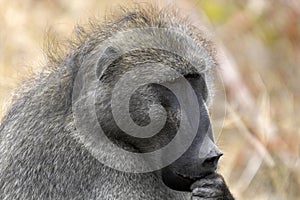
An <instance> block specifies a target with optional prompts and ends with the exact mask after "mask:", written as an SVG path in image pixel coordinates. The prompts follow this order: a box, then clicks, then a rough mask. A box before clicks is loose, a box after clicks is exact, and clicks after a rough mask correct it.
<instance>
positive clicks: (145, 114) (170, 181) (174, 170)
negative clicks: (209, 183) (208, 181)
mask: <svg viewBox="0 0 300 200" xmlns="http://www.w3.org/2000/svg"><path fill="white" fill-rule="evenodd" d="M137 54H138V53H136V54H131V55H127V57H126V56H125V57H122V58H119V59H118V60H116V61H115V62H114V63H113V64H112V65H111V66H110V67H109V68H107V70H106V72H105V73H103V74H102V75H101V77H99V81H100V83H101V85H102V86H105V87H100V88H101V91H100V90H99V95H98V99H97V102H99V104H98V109H99V110H98V111H99V114H98V118H99V121H100V123H101V127H102V128H103V130H104V132H105V134H106V135H107V137H108V138H109V139H110V140H111V141H114V143H115V144H117V145H119V146H120V147H121V148H124V147H125V148H126V150H127V151H131V152H136V153H151V152H154V151H156V150H157V149H161V148H163V147H164V146H166V145H168V144H169V143H170V142H171V141H172V140H173V139H174V138H175V136H176V134H177V132H178V129H179V127H180V126H181V121H182V118H181V116H182V114H183V113H185V114H186V115H190V114H189V112H190V111H186V110H183V109H182V107H181V105H180V102H179V100H178V98H177V97H176V95H175V94H174V93H173V91H171V90H170V89H169V88H168V87H166V86H165V84H169V85H170V84H171V85H173V86H174V87H177V88H178V91H180V94H181V95H183V96H185V98H186V99H189V98H190V97H189V93H188V92H186V91H188V88H185V87H186V86H185V85H184V84H182V81H187V82H188V84H189V85H190V86H191V88H192V90H193V91H194V93H195V95H196V98H197V106H198V109H199V115H200V116H198V118H199V119H200V121H199V123H198V128H197V131H196V132H197V133H196V134H195V137H194V138H193V140H192V142H191V144H190V145H189V147H188V148H187V149H183V150H182V153H181V156H180V157H179V158H178V159H176V160H174V162H172V163H171V164H169V165H167V166H166V167H164V168H163V169H161V170H159V173H158V174H159V176H160V178H161V179H162V180H163V182H164V183H165V185H167V186H168V187H170V188H172V189H174V190H179V191H190V186H191V184H192V183H193V182H194V181H195V180H197V179H200V178H201V177H203V176H205V175H207V174H209V173H213V172H214V171H215V170H216V168H217V163H218V159H219V158H220V156H221V155H222V153H221V152H220V151H219V150H218V148H217V147H216V146H215V144H214V142H213V141H214V140H213V136H212V131H211V124H210V119H209V115H208V108H207V101H208V98H209V97H208V96H209V88H208V86H207V84H206V78H205V76H206V74H205V73H203V74H201V73H197V72H195V71H193V70H192V67H191V69H188V66H186V67H183V68H181V65H180V62H181V61H178V60H176V58H174V61H173V62H172V61H171V62H169V61H165V64H166V65H168V66H172V67H174V69H175V70H177V71H179V72H180V73H181V74H182V76H181V77H165V79H164V83H159V82H158V83H150V84H145V85H142V86H140V87H138V88H137V89H136V90H135V91H134V92H133V93H132V94H131V95H130V100H129V114H130V118H131V119H132V120H133V122H134V123H135V124H136V125H138V126H140V127H146V126H147V125H149V124H151V123H152V121H151V120H152V119H155V120H158V121H159V120H162V121H164V120H165V123H164V126H163V127H162V128H161V129H160V130H158V132H157V133H156V134H154V135H152V136H150V137H149V136H147V137H143V134H146V133H145V132H139V133H138V134H140V135H135V136H132V135H130V134H131V133H130V132H125V131H124V130H121V129H120V127H118V125H117V124H116V121H115V119H114V116H113V114H112V111H111V108H112V104H111V101H110V100H111V98H112V96H113V90H112V88H113V87H114V86H115V85H116V83H117V82H118V81H119V80H120V77H122V76H123V75H124V73H125V72H124V68H126V69H127V71H128V70H131V69H137V68H138V67H139V66H138V64H137V63H138V62H135V61H134V60H135V59H138V58H140V57H145V58H147V56H146V55H149V57H150V58H151V55H152V54H153V52H148V53H145V52H144V53H143V54H142V55H137ZM168 56H169V57H170V56H172V55H168ZM143 62H149V63H152V64H154V65H155V64H156V63H155V62H153V61H152V60H151V59H149V60H147V59H146V60H144V61H143ZM185 68H187V69H188V70H186V71H185ZM123 87H124V90H125V91H126V89H127V88H126V85H124V86H123ZM104 88H105V89H106V91H105V92H103V89H104ZM104 94H105V95H104ZM187 104H188V103H187ZM157 105H160V106H161V107H160V108H163V110H164V111H162V110H161V109H154V111H153V108H154V107H157ZM188 106H193V105H188ZM151 109H152V111H151ZM190 109H194V108H190ZM103 113H105V115H103ZM163 114H165V116H166V119H165V118H164V117H163ZM193 118H195V116H188V119H187V120H188V121H189V120H190V121H191V120H193ZM184 130H186V129H184ZM185 134H188V131H186V133H184V134H183V136H182V137H181V138H180V139H179V140H178V139H177V145H178V148H179V149H180V148H181V144H182V143H184V142H185V136H187V137H188V135H185ZM201 148H202V149H201ZM169 154H170V152H165V153H162V154H161V157H160V158H157V159H156V161H157V160H160V161H163V160H164V159H166V158H167V157H168V156H169ZM151 162H152V161H149V164H150V165H151V164H153V162H152V163H151Z"/></svg>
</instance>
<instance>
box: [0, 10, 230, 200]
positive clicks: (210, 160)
mask: <svg viewBox="0 0 300 200" xmlns="http://www.w3.org/2000/svg"><path fill="white" fill-rule="evenodd" d="M78 30H79V32H78V41H77V42H75V44H73V46H72V47H71V49H70V50H69V51H68V53H66V54H65V55H59V56H60V58H59V59H53V60H51V61H50V62H49V64H48V65H47V66H46V67H45V69H46V70H44V71H43V72H42V73H41V74H39V75H37V76H36V77H34V78H32V79H30V80H28V81H27V82H25V83H24V84H23V86H22V87H21V89H20V90H19V91H18V96H17V97H16V98H15V99H14V100H13V103H12V105H11V108H10V109H9V110H8V112H7V113H6V115H5V116H4V118H3V120H2V123H1V126H0V133H1V134H0V142H1V143H0V199H5V200H10V199H99V200H100V199H101V200H125V199H133V200H135V199H147V200H158V199H163V200H168V199H169V200H182V199H191V198H192V199H233V197H232V195H231V194H230V192H229V190H228V188H227V186H226V184H225V181H224V179H223V178H222V177H221V176H220V175H219V174H217V173H216V172H215V171H216V168H217V163H218V159H219V158H220V156H221V155H222V153H221V152H220V151H219V150H218V148H217V147H216V146H215V145H214V142H212V141H213V137H212V130H211V125H210V118H209V115H208V106H209V102H210V101H211V99H212V96H213V95H212V90H213V89H212V80H213V77H212V76H213V75H214V72H213V71H214V70H215V68H216V66H217V62H216V59H215V55H214V54H215V53H214V50H213V47H212V44H211V42H210V41H209V40H207V39H205V38H204V37H203V34H202V33H201V31H200V30H198V29H197V28H195V27H193V26H192V25H190V24H189V23H188V22H187V20H183V19H181V18H180V17H179V16H178V14H176V12H175V11H173V9H170V8H164V9H159V8H157V7H156V6H151V5H147V6H134V7H133V8H123V9H121V10H120V11H118V13H117V14H115V15H113V16H112V17H111V18H109V19H107V21H105V22H99V23H98V22H96V23H92V25H91V26H90V28H87V29H83V28H78ZM103 46H105V48H103ZM102 50H103V51H102ZM100 51H101V52H100ZM99 55H101V56H99ZM52 57H53V56H52ZM141 66H146V67H141ZM147 66H148V67H147ZM168 66H169V67H168ZM167 68H168V69H171V70H167ZM94 69H95V70H94ZM144 69H146V70H145V71H142V70H144ZM172 70H173V71H172ZM130 71H134V73H131V74H129V75H130V76H131V78H130V79H129V80H130V81H129V83H128V84H121V90H118V91H116V92H114V91H115V90H114V88H115V87H116V85H117V84H118V82H120V81H121V78H122V77H123V76H125V75H126V73H127V72H130ZM173 72H174V73H173ZM141 78H142V79H143V80H144V81H145V82H147V81H149V80H150V81H152V83H149V84H148V83H147V84H141V85H139V87H137V88H136V90H135V91H134V92H133V93H132V94H131V95H130V98H129V100H128V101H129V108H128V113H129V115H130V119H131V120H132V121H133V122H134V124H135V125H136V126H139V127H142V128H143V127H144V128H145V127H147V126H148V125H149V124H150V125H151V123H154V122H155V121H156V122H160V121H164V120H165V121H164V122H165V123H164V126H163V127H162V128H161V129H159V130H158V133H157V134H155V135H150V136H149V135H146V136H144V137H139V136H138V135H135V136H134V135H130V134H128V132H130V130H131V129H130V130H129V131H128V130H123V129H121V128H120V127H119V125H120V124H121V125H124V124H125V125H126V124H127V121H122V120H123V119H125V117H126V116H125V115H124V116H123V113H121V114H120V113H119V114H118V115H120V116H121V121H118V120H116V119H115V118H116V116H115V115H116V114H114V112H113V111H112V110H113V107H114V105H115V106H116V110H117V111H118V108H119V107H118V106H120V105H121V104H122V102H121V101H120V102H117V103H115V104H114V102H113V101H111V99H112V98H114V95H118V94H119V93H122V92H124V91H125V92H126V91H128V90H129V89H128V88H129V87H131V86H130V84H131V83H132V82H134V81H137V80H140V79H141ZM184 81H187V82H188V83H189V84H188V85H185V84H183V83H184ZM132 85H135V84H132ZM173 86H174V87H175V88H177V89H178V90H177V93H176V92H175V93H174V92H173V91H172V87H173ZM187 87H188V88H187ZM189 88H192V90H193V92H192V93H189V92H188V91H189ZM179 93H180V94H182V95H183V96H184V97H183V98H182V99H184V100H186V101H187V103H186V105H183V104H181V102H180V101H181V100H180V99H178V97H177V94H179ZM121 95H122V94H121ZM193 95H194V96H193ZM191 96H193V97H195V98H196V102H197V106H192V107H191V106H190V105H192V103H193V102H192V97H191ZM121 97H122V96H121ZM90 98H93V101H92V102H93V108H94V111H95V113H94V118H92V117H91V115H90V114H91V113H90V110H88V109H87V108H88V107H85V106H86V105H88V102H89V101H90ZM153 105H154V106H155V105H161V107H163V109H164V111H163V113H164V114H165V118H163V117H162V116H163V115H162V114H161V113H162V111H161V110H160V109H152V107H153ZM88 106H89V105H88ZM161 107H159V108H161ZM185 108H186V109H185ZM194 110H196V111H197V110H198V111H199V116H196V115H192V116H189V114H190V113H192V112H194ZM196 113H197V112H196ZM181 116H187V119H188V120H187V123H186V124H187V125H186V126H185V125H182V126H183V129H181V128H180V127H181V124H184V123H182V122H183V121H184V120H185V118H184V117H182V118H181ZM198 118H199V123H198V122H196V123H197V126H196V127H194V126H193V123H194V122H193V120H194V119H198ZM95 119H96V121H97V122H98V123H99V126H101V129H102V130H103V132H104V133H105V137H100V136H99V135H100V134H99V132H100V131H99V130H100V129H98V128H95V127H94V124H93V123H92V122H94V121H95ZM188 124H191V125H190V126H191V127H193V128H195V130H196V131H195V136H194V137H192V140H191V142H190V143H189V145H188V148H186V149H184V151H183V152H181V153H180V154H178V155H179V156H178V155H177V154H176V153H177V149H180V148H181V146H184V143H185V138H189V137H190V136H189V135H188V134H187V133H189V129H188V128H186V127H188ZM154 128H155V127H154ZM191 129H192V128H191ZM86 130H87V131H86ZM178 130H183V133H186V134H183V136H181V137H180V138H177V137H176V133H177V131H178ZM190 132H192V131H190ZM137 134H141V135H143V134H144V133H143V132H142V131H140V132H138V133H137ZM105 138H107V139H108V140H109V141H111V143H112V144H114V145H115V146H117V148H120V149H121V148H122V149H124V150H125V151H126V152H131V153H135V154H132V155H137V154H142V155H148V154H147V153H152V152H156V150H157V149H160V148H162V147H165V146H167V145H169V144H171V143H172V141H173V140H175V145H173V147H174V146H175V147H178V148H176V149H174V152H173V150H171V151H163V152H162V153H161V154H158V155H159V157H154V159H152V158H151V157H150V159H148V157H142V159H140V158H137V159H136V158H135V157H134V156H133V158H132V160H131V159H129V162H128V158H127V157H122V156H119V154H118V153H119V152H115V151H110V148H111V146H113V145H109V144H108V143H107V142H103V141H104V139H105ZM102 139H103V140H102ZM105 141H106V140H105ZM201 145H202V146H206V148H204V151H206V152H204V154H203V153H202V154H203V155H204V156H199V152H200V146H201ZM105 148H108V150H105ZM201 151H203V150H201ZM178 152H179V151H178ZM172 153H174V154H176V155H177V157H176V156H175V157H174V158H175V159H173V160H172V159H169V157H172V156H173V154H172ZM122 155H123V154H122ZM124 155H125V154H124ZM111 158H114V159H111ZM125 158H126V159H125ZM143 158H145V159H143ZM135 159H136V160H135ZM143 160H145V163H144V164H142V165H141V162H143ZM153 160H154V161H153ZM102 161H103V162H102ZM106 161H107V162H106ZM166 161H168V162H169V161H172V162H170V163H167V162H166ZM105 162H106V163H105ZM160 162H161V163H163V165H161V166H162V167H161V169H160V168H158V167H156V166H160ZM128 163H129V164H128ZM166 163H167V164H166ZM112 166H113V167H112ZM136 166H143V167H145V170H144V172H143V171H142V170H137V171H134V170H131V171H130V167H133V168H134V167H136ZM148 166H151V167H150V168H147V167H148ZM149 169H153V170H149Z"/></svg>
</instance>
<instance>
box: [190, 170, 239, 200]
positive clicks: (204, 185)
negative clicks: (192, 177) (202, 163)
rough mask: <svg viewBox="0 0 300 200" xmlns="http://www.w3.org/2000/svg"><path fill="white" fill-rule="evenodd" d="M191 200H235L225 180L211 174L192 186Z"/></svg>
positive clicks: (218, 175)
mask: <svg viewBox="0 0 300 200" xmlns="http://www.w3.org/2000/svg"><path fill="white" fill-rule="evenodd" d="M191 190H192V197H191V200H204V199H210V200H234V198H233V196H232V195H231V193H230V191H229V189H228V187H227V185H226V183H225V180H224V178H223V177H222V176H221V175H220V174H217V173H213V174H209V175H207V176H205V177H203V178H201V179H199V180H197V181H196V182H195V183H193V184H192V186H191Z"/></svg>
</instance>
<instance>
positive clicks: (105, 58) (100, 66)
mask: <svg viewBox="0 0 300 200" xmlns="http://www.w3.org/2000/svg"><path fill="white" fill-rule="evenodd" d="M118 57H120V51H119V50H118V49H117V47H113V46H108V47H107V48H106V49H105V51H104V52H103V54H102V55H101V57H100V58H99V60H98V62H97V69H96V76H97V78H98V80H100V79H101V77H102V75H103V73H104V72H105V70H106V69H107V68H108V67H109V65H111V64H112V62H113V61H114V60H116V59H117V58H118Z"/></svg>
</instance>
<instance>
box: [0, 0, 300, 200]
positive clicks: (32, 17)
mask: <svg viewBox="0 0 300 200" xmlns="http://www.w3.org/2000/svg"><path fill="white" fill-rule="evenodd" d="M141 2H156V3H158V4H159V5H172V6H174V7H176V8H180V12H181V13H182V15H183V16H185V15H186V16H190V19H191V21H192V22H193V23H194V24H196V25H197V26H199V27H201V28H203V25H204V27H206V31H207V32H208V33H209V34H208V35H209V36H210V37H211V38H213V40H215V41H216V43H217V44H218V50H219V52H220V55H219V62H220V73H221V74H222V78H223V81H224V86H225V91H226V96H227V104H226V113H227V114H226V118H225V122H224V126H223V129H222V133H221V134H220V135H218V137H217V143H218V145H219V146H220V148H221V149H222V151H223V153H224V156H223V157H222V159H221V161H220V167H219V172H220V173H222V174H223V175H224V177H225V179H226V180H227V182H228V185H229V186H230V189H231V190H232V191H233V193H234V195H235V197H237V199H272V200H277V199H278V200H279V199H280V200H281V199H290V200H293V199H295V200H296V199H300V158H299V156H300V81H299V79H300V1H298V0H265V1H264V0H235V1H234V0H161V1H146V0H144V1H141ZM131 3H132V1H128V0H127V1H126V0H125V1H124V0H123V1H121V0H114V1H111V0H89V1H80V0H73V1H69V0H23V1H18V0H10V1H6V0H0V27H1V29H0V119H1V118H2V117H3V115H4V113H5V111H6V110H7V109H8V108H9V103H10V101H11V98H12V95H13V91H14V89H16V88H17V86H18V84H20V83H21V82H22V81H23V80H26V78H28V77H30V76H31V74H33V73H38V72H39V70H41V68H42V66H43V65H45V63H47V57H46V56H45V54H44V53H43V52H44V49H45V48H46V47H45V46H46V45H45V44H46V43H47V41H48V40H51V39H52V38H55V40H56V41H60V42H62V43H63V42H65V41H67V40H68V39H69V38H72V37H73V35H74V27H75V26H76V25H77V24H81V25H82V24H83V25H84V24H87V23H88V21H89V18H94V17H97V18H100V19H101V18H103V17H104V16H105V14H109V13H110V10H111V9H112V10H113V9H114V7H116V6H118V5H128V4H131Z"/></svg>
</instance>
